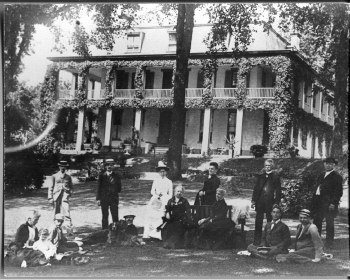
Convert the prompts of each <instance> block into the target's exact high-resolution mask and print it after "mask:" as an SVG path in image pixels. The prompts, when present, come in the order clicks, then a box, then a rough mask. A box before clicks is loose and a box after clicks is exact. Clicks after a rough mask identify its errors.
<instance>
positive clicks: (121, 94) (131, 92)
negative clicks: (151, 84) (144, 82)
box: [114, 89, 136, 99]
mask: <svg viewBox="0 0 350 280" xmlns="http://www.w3.org/2000/svg"><path fill="white" fill-rule="evenodd" d="M135 93H136V89H116V90H115V92H114V97H115V98H125V99H131V98H133V97H134V96H135Z"/></svg>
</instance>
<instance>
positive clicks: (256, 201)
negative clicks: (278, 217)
mask: <svg viewBox="0 0 350 280" xmlns="http://www.w3.org/2000/svg"><path fill="white" fill-rule="evenodd" d="M272 168H273V160H272V159H267V160H265V168H264V169H265V170H264V172H263V173H262V174H259V175H258V176H257V180H256V184H255V187H254V191H253V197H252V204H251V207H252V209H254V208H255V211H256V217H255V229H254V243H253V244H254V245H256V246H258V245H259V244H260V243H261V236H262V225H263V220H264V213H266V220H267V221H268V222H271V220H272V216H271V211H272V206H273V205H274V204H279V203H280V200H281V180H280V177H279V175H278V174H277V173H275V172H273V171H272Z"/></svg>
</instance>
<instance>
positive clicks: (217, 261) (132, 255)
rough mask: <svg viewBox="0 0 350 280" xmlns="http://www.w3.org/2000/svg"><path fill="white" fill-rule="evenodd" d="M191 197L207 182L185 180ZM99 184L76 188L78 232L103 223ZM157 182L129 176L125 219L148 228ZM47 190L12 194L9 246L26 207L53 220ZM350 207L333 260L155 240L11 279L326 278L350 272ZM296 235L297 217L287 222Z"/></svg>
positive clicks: (94, 252) (102, 249)
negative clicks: (171, 246) (174, 246)
mask: <svg viewBox="0 0 350 280" xmlns="http://www.w3.org/2000/svg"><path fill="white" fill-rule="evenodd" d="M184 184H185V185H186V192H185V197H187V198H188V199H189V200H190V202H193V200H194V197H195V194H196V192H197V191H198V190H199V189H200V188H201V186H202V184H201V183H197V182H185V183H184ZM95 188H96V182H87V183H79V184H76V185H75V186H74V189H75V191H74V194H73V196H72V200H71V212H72V214H71V215H72V219H73V223H74V225H75V227H76V230H77V235H82V234H83V233H88V232H92V231H94V230H96V229H98V228H100V225H101V213H100V209H99V207H98V206H97V205H96V202H95V197H94V193H95ZM150 189H151V181H142V180H123V191H122V193H121V196H120V205H119V208H120V217H122V216H123V215H125V214H135V215H136V219H135V225H136V226H138V227H139V230H140V232H142V221H143V217H144V206H145V205H146V203H147V201H148V200H149V198H150V193H149V192H150ZM46 191H47V190H46V189H42V190H38V191H36V192H34V193H32V194H31V195H28V196H26V197H8V198H6V199H5V201H4V208H5V219H4V220H5V244H8V243H9V242H10V240H12V239H13V238H14V235H15V232H16V229H17V228H18V226H19V225H20V224H21V223H22V222H24V221H23V217H22V215H23V211H26V210H30V209H33V208H36V209H39V211H40V212H41V214H42V216H41V219H40V221H39V224H38V226H39V227H42V226H45V227H46V226H49V225H50V224H52V217H53V214H52V208H51V207H50V205H48V203H47V197H46ZM250 198H251V190H249V189H242V190H241V191H240V193H239V195H233V194H228V196H227V200H228V201H229V202H232V201H238V202H242V203H247V204H249V201H250ZM347 214H348V211H347V209H344V210H343V211H342V214H341V215H340V216H339V217H337V219H336V246H335V248H334V250H332V251H330V253H333V254H334V257H335V259H334V260H333V261H327V262H325V263H322V264H314V263H310V264H308V265H297V264H279V263H276V262H272V261H265V260H258V259H253V258H250V257H246V256H240V255H237V251H238V250H222V251H214V252H213V251H202V250H197V251H194V250H167V249H163V248H162V247H161V243H159V242H154V243H150V244H147V245H146V246H144V247H142V248H140V247H133V248H128V247H108V246H106V245H101V246H96V247H91V248H87V249H90V252H89V253H88V254H89V256H90V257H91V262H90V264H88V265H85V266H75V265H62V266H51V267H35V268H26V269H21V268H10V267H5V270H4V273H5V276H8V277H61V276H65V277H81V278H88V277H92V278H96V277H121V278H123V277H142V278H153V277H158V278H159V277H172V278H174V277H185V278H188V277H202V278H208V277H209V278H213V277H215V278H217V277H220V278H228V277H229V278H239V277H266V278H271V277H316V278H317V277H324V276H340V277H346V276H347V275H349V269H350V263H349V250H348V248H349V242H348V239H349V234H348V230H349V227H348V224H349V223H348V216H347ZM285 222H286V223H287V224H288V226H289V227H290V229H291V233H292V235H295V229H296V225H297V221H295V220H285ZM253 223H254V212H252V213H251V217H250V218H249V219H248V221H247V227H246V230H247V242H248V243H249V242H251V241H252V238H253V229H254V226H253Z"/></svg>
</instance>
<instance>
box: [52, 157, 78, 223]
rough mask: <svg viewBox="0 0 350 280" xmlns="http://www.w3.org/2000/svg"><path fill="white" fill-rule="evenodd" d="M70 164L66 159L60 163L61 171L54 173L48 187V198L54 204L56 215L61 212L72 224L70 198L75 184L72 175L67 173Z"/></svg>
mask: <svg viewBox="0 0 350 280" xmlns="http://www.w3.org/2000/svg"><path fill="white" fill-rule="evenodd" d="M68 166H69V165H68V162H67V161H64V160H62V161H60V162H59V163H58V167H59V169H60V171H58V172H57V173H56V174H54V175H52V181H51V184H50V185H49V187H48V199H49V202H50V203H52V204H53V206H54V209H55V215H56V214H57V213H61V214H62V215H63V216H64V218H65V219H66V220H68V221H69V225H70V226H72V219H71V217H70V210H69V198H70V197H71V195H72V191H73V185H72V177H71V176H69V175H68V174H67V173H66V169H67V168H68Z"/></svg>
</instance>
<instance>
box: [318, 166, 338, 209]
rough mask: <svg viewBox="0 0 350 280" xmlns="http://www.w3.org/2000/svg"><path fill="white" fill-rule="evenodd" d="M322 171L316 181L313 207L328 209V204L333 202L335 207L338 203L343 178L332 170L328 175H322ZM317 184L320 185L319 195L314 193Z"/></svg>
mask: <svg viewBox="0 0 350 280" xmlns="http://www.w3.org/2000/svg"><path fill="white" fill-rule="evenodd" d="M324 175H325V172H323V173H322V174H321V175H320V176H319V177H318V178H317V181H316V185H315V189H314V192H313V193H314V196H313V209H314V211H317V210H318V209H320V210H321V209H328V207H329V204H334V205H335V206H336V207H338V205H339V201H340V198H341V197H342V195H343V178H342V176H341V175H340V174H339V173H338V172H336V171H332V172H331V173H330V174H328V176H327V177H326V178H325V177H324ZM318 186H320V195H316V191H317V188H318Z"/></svg>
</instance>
